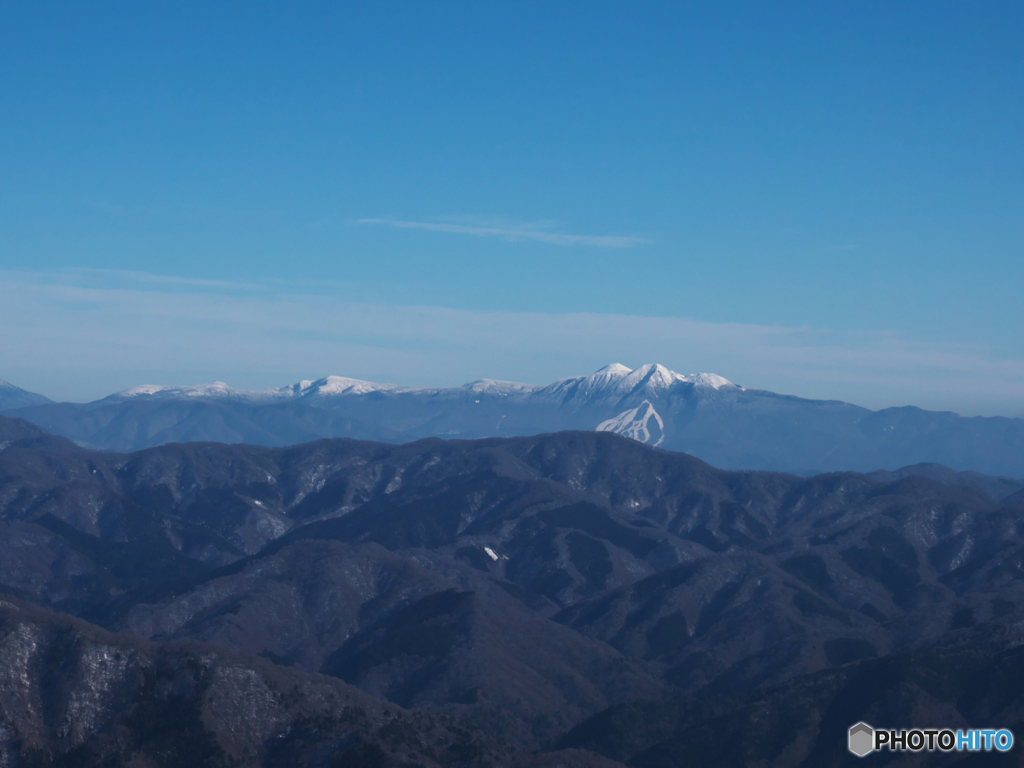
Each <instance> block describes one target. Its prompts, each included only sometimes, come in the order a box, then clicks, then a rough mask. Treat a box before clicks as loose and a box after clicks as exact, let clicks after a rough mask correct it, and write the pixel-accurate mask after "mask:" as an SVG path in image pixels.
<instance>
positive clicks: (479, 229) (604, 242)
mask: <svg viewBox="0 0 1024 768" xmlns="http://www.w3.org/2000/svg"><path fill="white" fill-rule="evenodd" d="M353 223H354V224H377V225H383V226H387V227H392V228H394V229H425V230H428V231H430V232H448V233H451V234H456V235H472V236H474V237H500V238H503V239H505V240H509V241H516V240H535V241H537V242H539V243H547V244H549V245H563V246H571V245H593V246H597V247H599V248H633V247H635V246H637V245H642V244H644V243H649V242H650V240H648V239H646V238H643V237H629V236H626V235H572V234H567V233H564V232H551V231H549V230H546V229H543V228H541V227H538V226H536V225H529V224H525V225H522V226H508V225H505V226H478V225H469V224H452V223H449V222H439V221H402V220H398V219H357V220H356V221H354V222H353Z"/></svg>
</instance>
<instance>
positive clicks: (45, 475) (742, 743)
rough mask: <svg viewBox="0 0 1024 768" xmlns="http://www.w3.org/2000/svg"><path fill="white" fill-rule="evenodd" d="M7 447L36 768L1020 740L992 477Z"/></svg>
mask: <svg viewBox="0 0 1024 768" xmlns="http://www.w3.org/2000/svg"><path fill="white" fill-rule="evenodd" d="M0 444H2V445H3V448H2V449H0V592H5V593H7V594H9V595H12V597H11V598H9V599H8V600H7V602H8V603H9V604H8V605H6V606H0V659H2V660H3V664H2V665H0V668H2V669H8V670H15V672H17V674H15V675H14V676H13V677H11V678H10V679H9V680H8V681H7V683H5V685H4V686H3V687H2V688H0V692H2V700H0V705H2V707H0V715H2V720H0V739H2V740H3V742H2V743H0V746H2V747H3V748H4V749H5V750H7V753H9V754H17V755H19V756H21V759H24V760H25V761H26V762H27V763H29V764H31V761H32V760H35V761H37V762H40V761H42V762H46V760H49V761H50V762H54V760H57V759H61V760H64V761H65V762H64V764H72V763H73V764H75V765H80V766H86V767H87V768H91V766H99V765H104V764H107V763H110V762H111V761H114V762H116V761H117V760H122V762H123V761H125V760H127V758H128V757H129V756H131V755H135V756H136V757H137V758H138V759H139V760H142V756H143V755H145V756H147V757H152V756H154V755H157V756H161V755H162V756H163V757H162V758H161V757H157V758H154V759H155V760H156V764H158V765H165V764H166V765H171V764H174V763H173V759H177V760H179V763H178V764H183V763H181V762H180V761H181V760H186V759H191V760H192V762H191V763H190V764H197V765H206V766H211V767H218V768H219V766H226V765H229V764H232V761H243V762H245V764H252V765H265V766H277V765H281V766H283V765H293V764H302V765H323V766H330V765H332V763H331V759H332V756H336V755H339V754H347V755H348V757H347V758H346V760H347V762H342V763H337V761H335V763H333V764H338V765H342V764H343V765H363V766H375V767H377V768H379V767H380V766H389V765H395V766H398V765H402V764H403V763H404V764H406V765H423V766H426V765H448V766H455V765H467V766H480V768H482V767H483V766H488V765H494V766H510V765H525V764H528V763H529V764H536V765H541V764H549V765H556V764H561V765H566V766H571V765H577V766H582V765H589V766H599V765H605V766H607V765H612V763H610V762H608V761H611V760H617V761H622V762H627V763H629V764H630V765H635V766H638V767H640V766H644V767H647V766H650V767H651V768H653V767H654V766H698V765H700V766H725V765H748V764H764V765H768V764H771V765H773V766H777V767H782V766H796V765H805V766H817V765H842V764H846V763H851V761H854V760H855V758H853V757H852V756H851V755H850V754H849V753H848V752H847V751H846V742H845V729H846V728H847V727H849V725H850V724H851V723H853V722H856V721H857V720H859V719H864V720H866V721H867V722H883V721H884V722H885V723H887V724H890V723H891V726H892V727H901V726H902V727H906V726H909V725H911V723H912V721H913V720H914V718H915V717H916V715H915V713H919V712H922V711H926V712H927V713H928V714H929V717H932V718H934V720H935V722H936V723H940V724H942V725H948V726H949V727H962V726H963V725H965V724H969V725H972V726H975V727H992V726H999V727H1008V728H1011V729H1013V730H1014V731H1015V732H1017V733H1020V732H1024V695H1022V693H1021V691H1024V660H1022V658H1021V653H1020V648H1019V647H1020V645H1021V643H1022V641H1024V638H1022V635H1021V626H1022V625H1024V613H1022V610H1024V550H1022V549H1021V543H1020V542H1021V533H1022V528H1024V506H1022V505H1021V502H1020V499H1019V496H1020V492H1019V491H1015V492H1013V493H1011V494H1010V495H1009V496H1008V497H1007V498H1006V499H1003V500H1000V499H999V498H997V497H996V496H998V494H999V493H1000V492H1001V491H1000V490H998V489H1004V490H1006V489H1008V490H1011V491H1013V486H1000V485H993V484H991V483H989V484H988V485H986V486H985V487H984V489H979V488H978V487H976V486H975V485H971V484H968V485H964V484H963V483H962V482H961V481H968V483H974V482H976V481H978V478H977V476H975V475H961V474H957V473H951V472H948V471H945V470H942V469H941V468H936V467H925V468H923V469H922V471H923V472H925V473H926V474H932V475H933V476H935V477H936V478H938V479H933V478H931V477H926V476H921V475H919V474H915V470H914V469H913V468H908V469H905V470H901V471H899V472H892V473H890V472H880V473H874V474H872V475H862V474H856V473H837V474H827V475H821V476H816V477H811V478H800V477H796V476H793V475H785V474H778V473H769V472H750V471H743V472H736V471H723V470H719V469H715V468H713V467H711V466H709V465H708V464H706V463H704V462H702V461H700V460H698V459H695V458H693V457H690V456H686V455H682V454H677V453H673V452H669V451H664V450H657V449H653V448H651V447H649V446H645V445H642V444H640V443H639V442H637V441H635V440H629V439H626V438H624V437H622V436H620V435H615V434H609V433H599V432H594V431H589V432H564V433H559V434H554V435H540V436H535V437H517V438H502V439H487V440H478V441H444V440H438V439H426V440H421V441H418V442H414V443H409V444H403V445H389V444H382V443H372V442H365V441H354V440H322V441H317V442H314V443H309V444H305V445H298V446H293V447H287V448H267V447H259V446H248V445H222V444H213V443H203V444H178V445H166V446H161V447H156V448H151V449H147V450H144V451H140V452H135V453H128V454H119V453H108V452H96V451H90V450H86V449H82V448H80V447H77V446H75V445H74V444H73V443H71V442H70V441H68V440H66V439H63V438H59V437H55V436H52V435H48V434H46V433H45V432H44V431H43V430H41V429H39V428H38V427H34V426H33V425H31V424H28V423H27V422H24V421H20V420H15V419H7V418H3V417H0ZM982 480H984V479H982ZM993 494H995V496H994V495H993ZM28 603H34V604H35V605H36V606H38V607H36V608H30V607H29V606H28ZM53 611H56V612H59V614H55V613H52V612H53ZM60 614H73V615H74V616H76V617H78V619H70V618H68V617H67V616H66V615H64V616H62V615H60ZM85 622H90V623H91V624H87V623H85ZM95 625H98V626H95ZM110 631H116V632H119V633H121V634H118V635H111V634H108V633H109V632H110ZM259 657H262V658H259ZM271 662H272V663H271ZM19 670H23V671H24V672H25V674H24V675H22V674H21V673H20V672H19ZM356 689H358V690H356ZM239 701H244V702H246V706H244V707H241V708H240V707H239V706H238V704H237V702H239ZM231 702H234V703H231ZM69 712H74V713H75V714H74V716H71V715H69V714H68V713H69ZM226 713H230V716H228V714H226ZM918 719H919V718H918ZM929 722H931V721H929ZM69 723H71V724H74V727H71V725H69ZM147 723H148V725H147ZM917 724H918V725H920V723H917ZM538 749H540V750H552V749H558V750H562V751H560V752H559V753H558V754H557V755H556V754H547V753H541V754H538V755H534V756H532V757H531V756H530V754H529V753H530V752H531V751H534V750H538ZM567 749H571V750H576V751H572V752H566V751H564V750H567ZM581 750H582V751H581ZM47 756H49V757H47ZM168 756H170V757H168ZM190 756H191V757H190ZM928 757H929V759H933V756H928ZM934 757H935V762H934V764H936V765H945V764H947V763H948V762H949V761H948V760H946V761H945V762H944V758H943V757H942V756H941V755H940V756H934ZM172 758H173V759H172ZM357 758H358V760H357ZM549 758H550V760H551V762H549V763H544V762H543V761H544V760H548V759H549ZM169 760H170V761H171V762H168V761H169ZM69 761H70V762H69ZM360 761H362V762H360ZM538 761H540V762H538ZM144 764H148V763H144ZM929 764H932V763H929Z"/></svg>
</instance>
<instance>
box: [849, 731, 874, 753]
mask: <svg viewBox="0 0 1024 768" xmlns="http://www.w3.org/2000/svg"><path fill="white" fill-rule="evenodd" d="M849 747H850V751H851V752H853V754H855V755H856V756H857V757H864V755H866V754H868V753H869V752H873V751H874V749H875V729H874V728H872V727H871V726H870V725H868V724H867V723H857V724H856V725H854V726H853V727H851V728H850V743H849Z"/></svg>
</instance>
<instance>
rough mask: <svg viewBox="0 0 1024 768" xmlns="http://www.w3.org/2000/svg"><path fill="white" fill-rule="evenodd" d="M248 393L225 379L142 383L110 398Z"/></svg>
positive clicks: (127, 398) (125, 398)
mask: <svg viewBox="0 0 1024 768" xmlns="http://www.w3.org/2000/svg"><path fill="white" fill-rule="evenodd" d="M244 394H247V393H245V392H244V391H242V390H237V389H232V388H231V387H230V386H228V385H227V384H225V383H224V382H223V381H213V382H210V383H209V384H200V385H198V386H194V387H183V386H174V385H163V384H142V385H140V386H137V387H129V388H128V389H124V390H121V391H120V392H118V393H117V394H115V395H111V397H110V398H108V399H118V400H130V399H132V398H136V397H153V396H162V397H168V398H178V397H183V398H184V397H218V396H220V397H230V396H232V395H244Z"/></svg>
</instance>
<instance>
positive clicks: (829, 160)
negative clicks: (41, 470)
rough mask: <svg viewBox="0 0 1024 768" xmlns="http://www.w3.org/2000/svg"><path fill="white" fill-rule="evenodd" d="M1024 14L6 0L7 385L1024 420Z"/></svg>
mask: <svg viewBox="0 0 1024 768" xmlns="http://www.w3.org/2000/svg"><path fill="white" fill-rule="evenodd" d="M1021 39H1024V7H1022V6H1020V5H1019V4H1015V3H985V2H981V3H972V4H965V3H954V2H938V3H925V2H917V3H883V2H845V3H829V4H822V3H811V2H807V3H771V4H766V3H754V2H749V3H732V4H729V5H728V7H726V6H724V5H721V4H712V3H692V4H684V3H645V4H636V3H624V2H623V3H599V2H587V3H582V2H580V3H549V2H544V3H539V2H538V3H470V2H445V3H414V2H407V3H387V2H384V3H372V4H370V3H366V4H354V3H345V4H341V3H306V4H302V5H301V6H295V5H291V4H284V3H278V4H270V3H217V4H199V3H173V4H172V3H148V4H144V5H143V4H133V3H93V4H70V3H67V4H57V3H33V4H11V3H9V4H6V5H4V6H2V7H0V72H2V76H0V103H2V104H3V105H4V106H3V108H2V109H0V138H2V141H0V327H3V328H4V333H3V335H2V338H0V378H4V379H8V380H10V381H12V382H14V383H15V384H18V385H19V386H22V387H25V388H28V389H32V390H35V391H39V392H42V393H43V394H46V395H48V396H50V397H54V398H64V399H90V398H93V397H99V396H101V395H104V394H108V393H110V392H112V391H115V390H117V389H122V388H124V387H126V386H130V385H133V384H141V383H146V382H159V383H182V384H192V383H198V382H200V381H206V380H211V379H221V380H226V381H229V382H230V383H231V384H232V385H234V386H239V387H262V386H271V385H281V384H285V383H288V382H292V381H296V380H298V379H300V378H315V377H318V376H321V375H324V374H327V373H335V374H341V375H347V376H354V377H360V378H367V379H375V380H387V381H396V382H398V383H407V384H459V383H462V382H464V381H468V380H471V379H475V378H480V377H485V376H486V377H491V378H510V379H517V380H525V381H530V382H535V383H547V382H549V381H551V380H554V379H556V378H560V377H563V376H569V375H577V374H583V373H588V372H590V371H592V370H594V369H596V368H598V367H600V366H601V365H604V364H607V363H610V362H617V361H618V362H623V363H626V364H628V365H630V366H636V365H639V364H641V363H645V362H654V361H657V362H662V363H664V364H666V365H668V366H669V367H671V368H673V369H675V370H680V371H683V372H697V371H714V372H715V373H719V374H721V375H723V376H726V377H727V378H729V379H731V380H733V381H736V382H737V383H740V384H744V385H748V386H757V387H762V388H767V389H775V390H778V391H785V392H791V393H794V394H800V395H804V396H813V397H834V398H841V399H846V400H851V401H854V402H858V403H861V404H864V405H868V406H872V407H881V406H886V405H901V404H906V403H913V404H917V405H922V406H924V407H931V408H948V409H952V410H958V411H960V412H963V413H1000V414H1003V415H1021V414H1024V336H1022V334H1021V333H1020V330H1021V328H1022V327H1024V309H1022V305H1024V302H1022V301H1021V288H1022V286H1024V258H1022V255H1024V254H1022V246H1024V216H1022V213H1024V173H1022V171H1024V158H1022V154H1021V149H1020V137H1021V136H1024V101H1022V100H1021V98H1020V94H1021V93H1024V46H1021V45H1020V40H1021Z"/></svg>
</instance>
